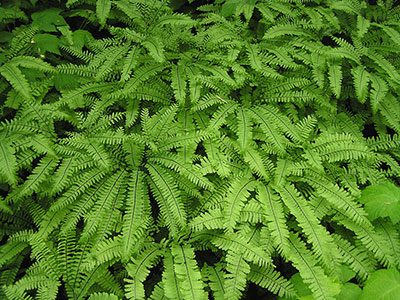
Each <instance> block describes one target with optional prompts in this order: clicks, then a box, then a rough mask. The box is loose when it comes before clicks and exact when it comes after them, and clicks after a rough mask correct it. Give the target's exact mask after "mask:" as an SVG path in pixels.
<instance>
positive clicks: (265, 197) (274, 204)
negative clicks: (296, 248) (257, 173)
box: [257, 182, 289, 253]
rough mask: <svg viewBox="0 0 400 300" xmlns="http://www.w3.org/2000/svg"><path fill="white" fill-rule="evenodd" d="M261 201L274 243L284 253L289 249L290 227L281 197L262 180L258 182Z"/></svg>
mask: <svg viewBox="0 0 400 300" xmlns="http://www.w3.org/2000/svg"><path fill="white" fill-rule="evenodd" d="M257 183H258V186H257V190H258V194H259V201H260V202H261V205H262V209H263V211H264V213H265V219H266V221H267V226H268V229H269V231H270V232H271V235H272V243H273V244H274V246H275V247H276V248H277V249H278V250H279V251H282V252H283V253H287V251H288V238H289V229H288V227H287V225H286V218H285V215H284V212H283V207H282V203H281V201H280V199H279V197H278V196H277V195H276V194H275V193H273V192H272V190H271V189H270V188H269V187H268V186H266V185H264V184H263V183H261V182H257Z"/></svg>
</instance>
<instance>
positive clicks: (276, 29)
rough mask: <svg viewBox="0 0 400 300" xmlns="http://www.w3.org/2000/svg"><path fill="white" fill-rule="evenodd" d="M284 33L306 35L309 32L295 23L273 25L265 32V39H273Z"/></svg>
mask: <svg viewBox="0 0 400 300" xmlns="http://www.w3.org/2000/svg"><path fill="white" fill-rule="evenodd" d="M283 35H294V36H306V35H307V32H305V31H304V30H302V29H301V28H299V27H298V26H296V25H295V24H279V25H275V26H273V27H271V28H270V29H269V30H268V31H267V32H266V33H265V34H264V39H273V38H277V37H281V36H283Z"/></svg>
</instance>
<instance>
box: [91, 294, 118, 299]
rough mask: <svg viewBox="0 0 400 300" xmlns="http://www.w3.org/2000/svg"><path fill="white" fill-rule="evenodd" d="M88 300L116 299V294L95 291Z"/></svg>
mask: <svg viewBox="0 0 400 300" xmlns="http://www.w3.org/2000/svg"><path fill="white" fill-rule="evenodd" d="M88 300H118V296H116V295H114V294H109V293H95V294H92V295H90V297H89V299H88Z"/></svg>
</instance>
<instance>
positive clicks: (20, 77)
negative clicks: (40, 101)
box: [0, 62, 32, 99]
mask: <svg viewBox="0 0 400 300" xmlns="http://www.w3.org/2000/svg"><path fill="white" fill-rule="evenodd" d="M0 74H1V75H2V76H4V78H5V79H7V80H8V81H9V82H10V84H11V85H12V87H13V88H14V89H15V90H16V91H17V92H19V93H21V95H22V96H24V97H25V98H28V99H31V98H32V91H31V88H30V86H29V83H28V81H27V80H26V78H25V76H24V74H22V72H21V70H20V69H18V68H17V66H16V65H15V64H13V63H10V62H9V63H6V64H4V65H2V66H1V67H0Z"/></svg>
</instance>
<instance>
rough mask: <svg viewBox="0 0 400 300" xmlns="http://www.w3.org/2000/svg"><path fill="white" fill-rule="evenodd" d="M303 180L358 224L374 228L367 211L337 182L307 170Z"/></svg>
mask: <svg viewBox="0 0 400 300" xmlns="http://www.w3.org/2000/svg"><path fill="white" fill-rule="evenodd" d="M300 180H301V181H305V182H307V183H309V184H310V185H311V186H312V187H313V188H315V189H316V192H317V194H318V195H319V196H322V197H323V198H325V199H326V200H328V202H329V203H330V204H331V206H332V207H334V208H336V209H337V210H338V211H339V212H341V213H343V214H344V215H345V216H347V217H349V218H350V219H351V220H353V221H354V222H356V223H357V224H360V225H363V226H365V227H366V228H372V225H371V223H370V222H369V221H368V219H367V218H366V216H367V214H366V212H365V211H364V210H363V209H362V208H361V205H360V204H359V203H357V202H355V201H354V199H353V197H351V196H350V195H349V194H348V192H346V191H345V190H344V189H342V188H340V187H339V186H337V185H336V184H333V183H332V182H329V181H327V180H326V179H324V178H322V177H321V176H319V175H318V174H317V173H316V172H311V171H307V173H306V174H305V176H304V177H303V178H300Z"/></svg>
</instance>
